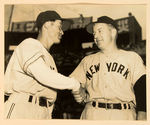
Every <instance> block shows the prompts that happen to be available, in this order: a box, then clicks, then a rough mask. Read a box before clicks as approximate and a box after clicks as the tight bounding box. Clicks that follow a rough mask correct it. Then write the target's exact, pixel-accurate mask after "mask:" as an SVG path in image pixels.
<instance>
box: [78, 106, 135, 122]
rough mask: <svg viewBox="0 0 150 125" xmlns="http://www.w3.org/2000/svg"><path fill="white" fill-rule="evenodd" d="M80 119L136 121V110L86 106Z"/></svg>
mask: <svg viewBox="0 0 150 125" xmlns="http://www.w3.org/2000/svg"><path fill="white" fill-rule="evenodd" d="M80 119H87V120H136V112H135V109H121V110H120V109H106V108H99V107H93V106H92V105H91V104H86V106H85V108H84V110H83V112H82V114H81V117H80Z"/></svg>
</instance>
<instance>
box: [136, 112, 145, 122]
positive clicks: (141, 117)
mask: <svg viewBox="0 0 150 125" xmlns="http://www.w3.org/2000/svg"><path fill="white" fill-rule="evenodd" d="M137 120H146V112H144V111H138V114H137Z"/></svg>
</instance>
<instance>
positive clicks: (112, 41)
mask: <svg viewBox="0 0 150 125" xmlns="http://www.w3.org/2000/svg"><path fill="white" fill-rule="evenodd" d="M86 30H87V32H88V33H90V34H93V35H94V42H95V44H96V45H97V46H98V48H99V49H100V51H99V52H97V53H95V54H92V55H88V56H86V57H84V58H83V60H82V61H81V62H80V64H79V65H78V66H77V68H76V69H75V70H74V71H73V73H72V74H71V75H70V76H71V77H74V78H75V79H77V80H78V81H79V82H80V83H81V86H82V89H80V91H79V92H73V95H74V98H75V99H76V101H77V102H79V103H85V104H86V105H85V108H84V110H83V112H82V115H81V119H91V120H136V119H137V120H145V119H146V71H145V65H144V64H143V60H142V59H141V57H140V56H139V55H138V54H137V53H135V52H132V51H125V50H122V49H119V48H118V47H117V45H116V39H117V35H118V27H117V24H116V22H115V21H114V20H113V19H112V18H110V17H108V16H102V17H99V18H98V20H97V21H96V22H92V23H90V24H89V25H87V27H86Z"/></svg>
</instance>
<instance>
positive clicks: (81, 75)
mask: <svg viewBox="0 0 150 125" xmlns="http://www.w3.org/2000/svg"><path fill="white" fill-rule="evenodd" d="M85 62H86V58H83V59H82V60H81V62H80V63H79V65H78V66H77V67H76V68H75V70H74V71H73V72H72V73H71V74H70V77H74V78H75V79H77V80H78V81H79V82H80V83H81V85H82V87H84V86H85V83H86V74H85V68H86V64H85Z"/></svg>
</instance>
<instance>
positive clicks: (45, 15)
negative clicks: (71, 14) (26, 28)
mask: <svg viewBox="0 0 150 125" xmlns="http://www.w3.org/2000/svg"><path fill="white" fill-rule="evenodd" d="M55 20H62V30H63V31H66V30H67V29H69V27H70V25H71V22H70V21H69V20H67V19H63V18H61V16H60V15H59V14H58V13H57V12H56V11H52V10H48V11H44V12H41V13H40V14H39V15H38V16H37V19H36V27H37V28H38V29H40V28H41V27H42V26H43V24H44V23H45V22H47V21H55Z"/></svg>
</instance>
